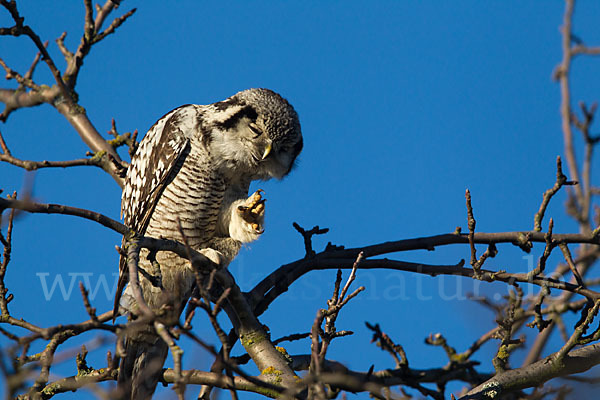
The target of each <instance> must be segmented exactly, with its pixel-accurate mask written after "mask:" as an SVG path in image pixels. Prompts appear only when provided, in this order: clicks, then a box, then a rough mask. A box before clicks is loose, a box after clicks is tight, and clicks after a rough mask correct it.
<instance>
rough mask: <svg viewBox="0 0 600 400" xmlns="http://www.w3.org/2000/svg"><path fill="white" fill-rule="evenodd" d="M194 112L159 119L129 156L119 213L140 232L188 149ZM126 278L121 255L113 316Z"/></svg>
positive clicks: (183, 109)
mask: <svg viewBox="0 0 600 400" xmlns="http://www.w3.org/2000/svg"><path fill="white" fill-rule="evenodd" d="M195 114H196V113H195V109H194V106H191V105H187V106H182V107H179V108H177V109H175V110H173V111H171V112H170V113H168V114H166V115H165V116H164V117H162V118H161V119H159V120H158V121H157V122H156V124H154V126H153V127H152V128H150V130H149V131H148V133H147V134H146V136H145V137H144V139H143V140H142V142H141V143H140V146H139V148H138V149H137V151H136V153H135V155H134V156H133V159H132V160H131V164H130V165H129V169H128V170H127V177H126V179H125V187H124V189H123V195H122V198H121V216H122V217H123V222H124V223H125V225H127V226H128V227H129V228H130V229H132V230H133V231H134V232H136V233H137V234H139V235H143V234H144V233H145V231H146V228H147V227H148V223H149V222H150V219H151V217H152V213H153V211H154V208H155V207H156V204H157V203H158V200H159V199H160V196H161V194H162V193H163V191H164V189H165V187H166V186H167V185H168V183H169V182H170V181H171V179H172V178H173V176H174V175H175V174H176V172H177V170H178V168H179V167H178V166H181V161H182V160H183V159H184V158H185V156H186V155H187V154H188V152H189V147H190V142H189V139H188V138H187V137H186V136H185V134H184V130H186V129H188V128H189V126H190V124H193V123H194V122H193V121H195V119H194V117H195ZM191 119H193V120H191ZM128 279H129V274H128V270H127V261H126V257H124V256H123V255H121V257H120V259H119V280H118V283H117V292H116V295H115V302H114V308H113V320H114V318H116V316H117V313H118V309H119V300H120V299H121V294H122V292H123V289H124V288H125V285H126V284H127V281H128Z"/></svg>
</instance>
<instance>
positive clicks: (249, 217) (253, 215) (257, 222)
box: [238, 189, 267, 234]
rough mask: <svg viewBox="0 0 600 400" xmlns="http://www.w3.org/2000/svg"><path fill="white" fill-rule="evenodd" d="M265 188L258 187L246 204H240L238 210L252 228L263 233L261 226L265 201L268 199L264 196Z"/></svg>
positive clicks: (258, 232)
mask: <svg viewBox="0 0 600 400" xmlns="http://www.w3.org/2000/svg"><path fill="white" fill-rule="evenodd" d="M264 193H265V192H264V190H262V189H258V190H257V191H256V192H254V193H253V194H252V195H251V196H250V197H248V199H247V200H246V201H247V203H246V205H243V206H238V211H239V213H240V216H241V217H242V219H243V220H244V221H245V222H246V223H248V224H249V225H250V226H251V227H252V230H253V231H254V232H255V233H257V234H261V233H263V232H264V229H263V228H262V227H261V222H262V218H263V216H264V213H265V202H266V201H267V200H266V199H264V198H263V197H262V194H264Z"/></svg>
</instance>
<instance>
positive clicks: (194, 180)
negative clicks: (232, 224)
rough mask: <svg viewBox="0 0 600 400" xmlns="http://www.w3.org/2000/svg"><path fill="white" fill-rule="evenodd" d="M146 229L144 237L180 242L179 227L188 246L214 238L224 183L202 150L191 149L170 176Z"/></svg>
mask: <svg viewBox="0 0 600 400" xmlns="http://www.w3.org/2000/svg"><path fill="white" fill-rule="evenodd" d="M171 176H172V178H171V181H170V182H169V183H168V184H167V185H166V187H165V189H164V192H163V193H162V195H161V196H160V198H159V200H158V203H157V204H156V208H155V209H154V212H153V214H152V217H151V219H150V221H149V224H148V228H147V229H146V236H150V237H157V238H164V239H171V240H177V241H182V237H181V233H180V232H179V224H181V228H182V230H183V233H184V234H185V236H186V238H187V240H188V243H189V244H190V246H191V247H192V248H194V249H196V250H199V249H201V248H203V247H206V246H207V244H208V242H209V241H210V240H211V239H212V238H213V237H214V236H215V232H216V227H217V218H218V215H219V210H220V208H221V204H222V202H223V196H224V193H225V182H224V180H223V178H222V177H221V176H219V174H218V173H217V172H216V171H215V170H214V168H212V166H211V165H210V160H209V157H208V154H206V150H204V149H203V148H202V147H201V146H194V145H192V148H191V150H190V153H189V154H188V155H187V156H186V157H185V158H183V159H182V160H180V161H179V165H178V168H176V169H175V170H174V171H173V173H172V174H171Z"/></svg>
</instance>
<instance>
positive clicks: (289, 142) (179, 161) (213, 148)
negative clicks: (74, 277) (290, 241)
mask: <svg viewBox="0 0 600 400" xmlns="http://www.w3.org/2000/svg"><path fill="white" fill-rule="evenodd" d="M302 144H303V143H302V133H301V130H300V122H299V119H298V114H297V113H296V111H295V110H294V108H293V107H292V106H291V105H290V104H289V103H288V102H287V101H286V100H285V99H284V98H283V97H281V96H280V95H279V94H277V93H275V92H273V91H271V90H268V89H249V90H244V91H241V92H239V93H237V94H235V95H233V96H231V97H230V98H228V99H226V100H223V101H220V102H217V103H214V104H210V105H193V104H190V105H184V106H181V107H179V108H176V109H175V110H173V111H171V112H169V113H167V114H166V115H165V116H163V117H162V118H160V119H159V120H158V121H157V122H156V123H155V124H154V126H152V127H151V128H150V130H149V131H148V133H147V134H146V136H145V137H144V139H143V140H142V141H141V143H140V145H139V147H138V150H137V151H136V153H135V155H134V156H133V158H132V161H131V164H130V166H129V168H128V170H127V176H126V179H125V187H124V189H123V195H122V202H121V213H122V217H123V219H124V223H125V225H127V226H128V227H129V228H131V229H132V230H134V231H135V232H136V233H138V234H140V235H144V236H147V237H153V238H163V239H171V240H176V241H181V240H182V235H181V231H183V234H184V235H185V237H186V239H187V241H188V243H189V245H190V247H192V248H193V249H194V250H197V251H199V252H201V253H202V254H204V255H205V256H207V257H208V258H210V259H211V260H212V261H214V262H216V263H218V264H219V265H221V266H224V265H227V264H228V263H229V262H230V261H231V260H232V259H233V258H234V257H235V256H236V255H237V253H238V251H239V249H240V247H241V245H242V244H243V243H249V242H252V241H254V240H256V239H257V238H258V237H259V236H260V234H261V233H262V232H263V224H264V210H265V208H264V205H265V204H264V201H265V200H264V198H263V197H262V196H263V193H262V191H260V190H259V191H257V192H255V193H254V194H252V195H250V196H249V195H248V191H249V186H250V182H252V181H255V180H267V179H271V178H278V179H281V178H283V177H284V176H285V175H287V174H288V173H289V172H290V170H291V169H292V167H293V166H294V164H295V161H296V158H297V157H298V155H299V154H300V151H301V150H302ZM180 229H181V231H180ZM149 255H150V254H149V253H148V251H147V250H145V249H143V250H142V251H141V252H140V260H139V269H140V273H139V281H140V287H141V290H142V295H143V297H144V300H145V302H146V304H147V305H148V306H149V307H150V309H152V310H155V311H158V310H159V309H161V307H163V306H164V305H165V304H184V303H185V301H186V300H187V299H188V298H189V296H190V294H191V291H192V289H193V286H194V281H195V279H194V276H195V275H194V271H193V269H192V266H191V265H190V263H189V262H188V261H187V260H186V259H184V258H181V257H179V256H177V255H175V254H173V253H170V252H158V253H157V254H155V255H152V257H149ZM148 258H151V259H153V260H154V259H155V261H156V262H155V263H153V262H151V261H150V260H149V259H148ZM126 272H127V268H126V262H125V259H124V257H122V258H121V260H120V277H119V284H118V289H117V297H116V299H115V315H116V314H117V311H121V312H127V313H129V315H130V317H132V318H135V317H136V304H135V299H134V296H133V292H132V291H131V288H130V287H127V288H125V290H124V292H123V294H122V296H119V295H120V293H121V291H122V290H123V287H124V286H125V284H126V282H127V279H128V277H127V273H126ZM157 276H159V277H160V279H153V278H155V277H157ZM167 350H168V348H167V345H166V344H165V343H164V342H163V341H162V339H160V338H159V337H158V336H157V335H156V332H153V330H152V327H148V328H147V329H146V330H144V331H141V332H136V333H135V334H128V335H127V337H126V338H125V351H126V355H125V356H124V357H123V359H122V360H121V365H120V368H119V378H118V381H119V392H120V397H122V398H131V399H146V398H150V397H152V393H153V392H154V389H155V386H156V383H157V381H158V378H159V376H160V373H161V371H162V366H163V363H164V360H165V358H166V355H167Z"/></svg>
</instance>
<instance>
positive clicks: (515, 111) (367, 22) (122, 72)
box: [0, 0, 600, 398]
mask: <svg viewBox="0 0 600 400" xmlns="http://www.w3.org/2000/svg"><path fill="white" fill-rule="evenodd" d="M80 3H81V4H80ZM19 7H20V10H21V12H22V15H23V16H25V18H26V23H27V24H29V25H30V26H31V27H32V28H34V29H35V30H36V32H37V33H38V34H39V35H40V36H41V37H42V38H43V39H44V40H50V51H51V54H53V56H54V57H55V60H56V61H57V62H58V64H59V65H60V66H61V68H62V67H64V62H63V61H62V60H61V56H60V53H59V51H58V49H57V48H56V45H55V43H54V39H55V38H57V37H58V36H60V34H61V33H62V31H64V30H67V31H68V36H67V40H66V43H67V45H68V46H69V48H70V49H71V50H74V49H75V48H76V46H77V44H78V42H79V39H80V36H81V30H82V25H83V2H68V3H67V2H64V3H61V5H60V6H57V5H56V3H55V2H33V1H29V2H23V4H20V5H19ZM132 7H138V11H137V13H136V14H135V15H134V16H133V17H132V18H131V19H130V20H129V21H127V23H125V24H124V25H123V26H122V27H121V28H119V30H118V32H117V33H116V34H115V35H112V36H110V37H108V38H107V39H106V40H105V41H103V42H102V43H100V44H99V45H97V46H96V47H94V48H93V49H92V52H91V53H90V55H89V56H88V57H87V58H86V60H85V64H84V66H83V70H82V73H81V74H80V77H79V83H78V85H77V91H78V93H79V96H80V104H81V105H82V106H83V107H85V108H86V110H87V112H88V115H89V117H90V119H91V120H92V122H93V123H94V124H95V126H96V127H97V129H98V130H99V131H100V132H102V133H103V132H106V131H107V130H108V129H109V128H110V120H111V118H115V119H116V122H117V126H118V128H119V130H120V131H132V130H134V129H138V130H139V131H140V134H142V133H143V132H145V131H146V130H147V129H148V128H149V127H150V126H151V125H152V124H153V123H154V122H155V121H156V120H157V119H158V118H159V117H160V116H161V115H163V114H164V113H166V112H167V111H169V110H171V109H173V108H175V107H177V106H179V105H181V104H186V103H196V104H208V103H212V102H215V101H219V100H222V99H224V98H226V97H228V96H230V95H232V94H234V93H235V92H237V91H239V90H243V89H245V88H249V87H267V88H270V89H273V90H275V91H277V92H279V93H281V94H282V95H283V96H284V97H286V98H287V99H288V100H289V101H290V102H291V103H292V104H293V105H294V107H295V108H296V110H297V111H298V113H299V115H300V120H301V124H302V130H303V135H304V143H305V147H304V150H303V152H302V154H301V156H300V161H299V165H298V167H297V168H296V170H294V171H293V173H292V174H291V175H290V176H289V177H287V178H286V179H284V180H283V181H281V182H278V181H270V182H260V183H256V184H255V185H254V186H253V187H254V188H259V187H260V188H262V189H264V190H265V191H266V196H267V198H268V202H267V214H268V215H267V228H266V232H265V234H264V235H263V236H262V237H261V238H260V240H259V241H258V242H256V243H253V244H252V245H250V246H247V247H246V248H244V249H243V251H242V252H241V254H240V255H239V257H238V259H237V260H236V261H235V262H234V263H233V264H232V265H231V266H230V269H231V271H232V272H233V273H234V275H235V276H236V278H237V280H238V283H239V284H240V286H241V287H242V288H243V289H250V288H251V287H252V286H253V284H255V283H256V282H257V281H258V280H259V279H261V277H263V276H265V275H266V274H268V273H269V272H270V271H272V270H273V269H274V268H276V267H277V266H279V265H281V264H284V263H287V262H290V261H293V260H296V259H298V258H300V257H302V256H303V251H304V248H303V244H302V240H301V238H300V236H299V235H298V234H297V233H296V232H295V231H294V229H293V228H292V222H293V221H296V222H298V223H299V224H300V225H302V226H304V227H306V228H310V227H312V226H313V225H320V226H322V227H328V228H330V229H331V230H330V233H329V234H327V235H326V236H323V237H319V238H316V239H315V248H316V249H318V250H321V249H322V248H324V246H325V244H326V243H327V242H329V241H331V242H333V243H335V244H340V245H345V246H347V247H357V246H362V245H368V244H374V243H379V242H382V241H387V240H396V239H402V238H411V237H419V236H425V235H432V234H438V233H445V232H451V231H454V229H455V227H456V226H458V225H460V226H462V227H463V229H464V230H466V212H465V205H464V203H465V200H464V191H465V189H466V188H469V189H470V190H471V193H472V196H473V206H474V210H475V216H476V218H477V221H478V224H477V229H478V230H481V231H489V232H491V231H506V230H529V229H531V227H532V225H533V215H534V213H535V212H536V211H537V208H538V207H539V203H540V201H541V196H542V193H543V191H544V190H545V189H547V188H548V187H550V186H551V185H552V184H553V183H554V179H555V159H556V156H557V155H560V154H562V133H561V130H560V118H559V113H558V106H559V100H560V97H559V91H558V86H557V84H556V83H554V82H553V81H552V79H551V74H552V71H553V69H554V67H555V66H556V65H557V63H558V62H559V61H560V59H561V57H562V55H561V49H560V35H559V31H558V27H559V25H560V24H561V22H562V13H563V2H560V1H553V2H547V1H544V2H542V1H529V2H519V1H509V2H482V1H476V0H471V1H460V2H440V1H376V2H359V1H344V2H341V1H331V2H321V1H305V2H269V1H252V2H242V1H236V2H229V4H224V3H223V2H204V1H202V2H200V1H178V2H173V3H169V5H168V6H165V3H164V2H158V1H146V2H142V1H129V0H127V1H124V2H123V4H122V6H121V8H120V9H119V11H118V15H120V14H122V13H124V12H125V11H127V10H129V9H130V8H132ZM599 17H600V8H599V7H597V5H594V2H592V1H581V2H580V4H578V6H577V10H576V14H575V25H574V33H575V34H577V35H578V36H580V37H582V38H583V39H584V40H585V41H586V43H589V44H597V43H600V31H598V30H597V29H594V27H595V26H596V21H598V18H599ZM0 25H1V26H9V25H12V24H11V21H10V20H9V16H8V13H6V12H4V11H2V12H0ZM0 54H1V57H2V58H3V59H4V60H5V61H6V62H7V63H8V64H9V65H10V66H11V67H12V68H13V69H16V70H19V71H21V72H24V71H25V70H26V69H27V67H28V66H29V64H30V62H31V60H32V58H33V56H34V54H35V50H34V48H33V46H32V44H31V43H29V42H28V41H27V40H26V39H24V38H18V39H15V38H12V37H2V38H0ZM596 68H597V61H596V60H584V59H577V60H576V62H575V65H574V67H573V72H574V79H573V99H574V101H578V100H584V101H586V102H590V103H591V102H592V101H594V100H597V99H598V92H599V89H600V87H599V86H600V83H599V81H598V80H597V79H595V77H596V74H597V72H596V73H595V71H597V70H596ZM35 78H36V80H37V82H38V83H49V82H51V77H50V75H49V73H48V72H47V71H46V69H45V68H44V66H40V67H39V68H38V72H37V73H36V76H35ZM12 84H13V83H10V82H5V83H3V84H2V85H3V87H12V86H11V85H12ZM0 129H1V130H2V133H3V135H4V137H5V139H6V141H7V142H8V144H9V146H10V148H11V150H12V152H13V155H15V156H17V157H20V158H24V159H33V160H42V159H48V160H63V159H73V158H80V157H82V156H83V155H84V154H85V152H86V151H87V149H86V147H85V145H84V144H83V143H82V142H81V141H80V140H79V138H78V136H77V135H76V133H75V132H74V130H73V129H72V128H71V127H70V126H69V125H68V124H67V122H66V121H65V120H64V119H63V118H62V116H61V115H59V114H58V113H57V112H56V111H55V110H54V109H52V108H51V107H50V106H47V105H45V106H41V107H37V108H33V109H25V110H20V111H18V112H16V113H14V114H13V115H11V117H10V119H9V121H8V123H6V124H3V125H2V126H0ZM0 177H1V179H0V187H2V189H4V190H5V192H11V191H12V190H16V189H19V188H20V187H21V186H22V184H23V181H24V173H23V171H22V170H20V169H18V168H14V167H11V166H8V165H6V164H0ZM34 187H35V191H34V195H35V198H36V199H38V200H39V201H43V202H51V203H62V204H68V205H72V206H77V207H82V208H88V209H92V210H95V211H98V212H102V213H104V214H106V215H109V216H111V217H113V218H118V217H119V205H120V191H119V188H118V187H117V185H116V184H114V183H113V181H112V180H111V178H110V177H109V176H107V175H106V174H104V172H102V171H100V170H97V169H94V168H78V169H68V170H42V171H39V172H37V173H36V174H35V185H34ZM564 199H565V197H564V194H560V195H559V196H557V198H556V199H555V200H554V201H553V203H552V204H551V206H550V208H549V211H548V213H547V215H548V216H552V217H554V219H555V232H572V231H575V230H576V226H575V225H574V224H573V223H572V222H571V221H570V220H569V219H568V218H567V217H566V216H565V213H564V211H563V203H564ZM14 240H15V244H14V250H13V261H12V262H11V264H10V267H9V271H8V275H7V278H6V282H7V286H8V288H9V289H10V290H11V292H13V293H14V294H15V300H14V301H13V303H11V310H12V312H13V313H15V315H18V316H23V317H24V318H25V319H27V320H29V321H31V322H34V323H37V324H41V325H44V326H47V325H55V324H57V323H68V322H77V321H81V320H82V319H83V318H86V313H85V310H84V308H83V305H82V302H81V299H80V296H79V291H78V289H77V284H75V285H74V288H73V293H72V295H70V296H66V299H64V298H63V296H62V294H61V292H60V288H59V287H58V286H57V287H56V289H55V291H54V292H53V294H52V295H51V296H45V294H44V289H43V282H44V279H46V281H45V282H46V283H47V285H48V288H51V285H52V283H53V282H55V279H57V277H59V278H60V279H63V282H64V284H65V285H66V290H67V291H68V288H69V284H70V283H71V280H73V282H76V281H77V280H81V279H84V277H87V278H85V279H89V282H90V284H91V286H92V288H95V287H97V286H96V285H98V282H99V280H100V281H101V280H102V279H106V282H107V283H108V284H109V286H112V284H113V282H114V277H113V274H114V273H116V271H117V258H118V257H117V254H116V252H115V251H114V245H116V244H118V243H119V242H120V238H119V237H118V235H116V234H115V233H113V232H110V231H108V230H106V229H103V228H101V227H99V226H96V225H95V224H93V223H90V222H88V221H83V220H78V219H76V218H71V217H61V216H43V215H35V216H27V217H24V218H21V219H19V221H18V224H17V226H16V228H15V237H14ZM499 250H500V254H499V256H498V257H497V258H496V259H494V260H490V261H489V262H488V264H486V265H487V266H488V267H490V268H492V267H493V268H495V269H507V270H511V271H524V270H526V268H527V265H528V264H527V263H528V259H527V258H523V256H525V255H524V254H522V253H520V252H519V251H516V250H514V249H512V248H511V246H500V248H499ZM542 250H543V248H540V247H539V246H536V247H535V248H534V252H533V254H534V256H536V257H537V256H539V254H540V253H541V252H542ZM480 251H483V248H482V249H480ZM394 256H395V257H396V258H397V259H401V260H412V261H420V262H424V263H430V264H436V263H438V264H448V263H456V262H458V260H460V259H461V258H465V259H468V257H469V249H468V247H467V246H455V247H451V248H440V249H438V250H436V251H435V252H414V253H410V254H397V255H394ZM551 261H553V262H554V263H556V262H558V261H559V259H558V258H556V259H554V258H553V259H551ZM69 274H70V275H69ZM346 275H347V274H346ZM333 277H334V272H333V271H328V272H313V273H311V274H310V275H308V276H306V277H305V278H304V279H302V280H300V281H298V282H297V283H296V284H295V285H294V286H293V287H292V288H291V289H290V291H289V292H288V293H286V294H285V295H283V296H282V297H281V298H280V299H279V300H278V301H277V302H275V303H274V304H273V305H272V306H271V308H270V309H269V311H268V312H267V313H266V314H265V315H264V316H263V317H262V319H261V320H262V322H263V323H265V324H267V325H268V326H269V327H270V329H271V332H272V335H273V337H279V336H282V335H285V334H289V333H294V332H305V331H308V330H309V329H310V326H311V324H312V321H313V319H314V316H315V314H316V312H317V310H318V308H319V307H323V306H325V301H326V299H327V298H328V297H329V296H330V293H331V289H332V287H333ZM357 284H359V285H365V286H366V291H365V292H364V293H363V294H361V295H360V296H359V297H358V298H357V299H355V300H353V301H352V303H351V304H350V305H349V306H348V307H347V309H345V311H344V312H343V313H342V315H341V317H340V318H339V320H338V321H339V322H338V328H339V329H349V330H353V331H355V332H356V335H355V336H353V337H349V338H344V339H339V340H338V341H337V342H334V344H333V346H332V348H331V350H330V353H329V354H330V357H331V358H333V359H337V360H339V361H342V362H345V363H347V364H348V365H349V366H350V367H351V368H353V369H355V370H367V369H368V368H369V367H370V365H371V364H375V368H376V369H380V368H386V367H393V362H392V360H391V359H390V358H389V357H388V356H387V355H386V354H384V353H383V352H381V351H380V350H379V349H378V348H376V347H375V346H374V345H371V344H369V340H370V336H369V333H368V331H367V329H366V328H365V326H364V321H369V322H372V323H373V322H379V323H381V325H382V327H383V329H384V330H385V331H386V332H387V333H388V334H389V335H390V336H391V337H392V338H393V339H394V340H396V342H397V343H400V344H402V345H404V347H405V349H406V352H407V355H408V359H409V361H410V363H411V366H414V367H416V368H426V367H437V366H442V365H444V364H445V363H446V360H445V357H444V355H443V352H442V350H441V349H439V348H432V347H428V346H427V345H425V344H424V338H425V337H426V336H428V335H429V334H430V333H436V332H442V333H443V334H444V335H445V336H446V338H447V339H448V341H449V343H450V344H451V345H453V346H455V347H457V350H459V351H462V350H464V349H465V348H466V347H468V346H469V345H470V344H471V343H472V342H473V341H474V340H475V339H477V338H478V337H479V336H480V335H481V334H483V333H484V332H486V331H487V330H489V329H490V328H492V327H493V325H494V316H493V315H492V314H490V313H489V312H487V311H486V310H483V309H482V308H481V307H480V306H479V305H477V304H474V303H473V302H471V301H468V300H465V294H466V293H468V292H472V291H474V290H475V291H478V292H479V293H485V294H488V295H490V296H494V294H497V296H499V295H504V294H506V288H505V286H504V285H499V284H484V283H480V282H475V283H474V282H471V281H469V280H466V279H458V278H449V277H445V278H444V277H442V278H429V277H417V276H414V275H411V274H404V273H400V272H390V271H359V273H358V279H357ZM474 285H475V286H474ZM46 294H49V293H46ZM46 297H49V298H50V299H49V300H46ZM93 304H94V306H95V307H97V308H98V309H99V310H100V311H105V310H107V309H109V308H110V306H111V304H112V300H111V299H110V296H106V294H104V291H103V289H100V290H99V292H98V294H97V296H96V297H95V299H94V301H93ZM57 309H59V310H62V312H61V313H60V314H59V315H58V316H57V314H56V310H57ZM195 326H196V331H197V332H198V333H199V334H201V335H205V336H206V337H211V336H209V335H211V333H210V329H209V327H208V326H207V325H206V323H204V322H203V321H202V320H201V319H200V318H199V319H198V320H196V323H195ZM90 339H91V336H89V337H87V338H85V340H90ZM0 340H4V339H0ZM212 341H213V343H215V344H216V343H217V339H216V338H214V337H213V338H212ZM81 342H82V340H79V339H78V340H74V341H73V343H71V344H70V345H69V344H67V345H66V346H64V347H65V348H67V347H74V346H76V345H78V344H80V343H81ZM553 343H554V345H555V346H556V345H557V343H558V341H555V342H553ZM496 346H497V342H491V343H490V344H488V345H486V346H485V347H484V349H483V350H482V351H481V353H480V354H479V355H478V356H476V357H475V359H476V360H481V361H484V365H483V366H482V369H485V370H491V369H492V366H491V365H490V364H489V362H488V361H487V360H490V359H491V354H492V353H493V352H494V350H495V349H496ZM286 348H287V349H288V351H289V352H290V353H308V352H309V351H310V343H309V342H308V341H301V342H295V343H293V344H290V345H289V346H286ZM358 349H360V350H358ZM237 352H239V347H236V353H237ZM520 357H522V354H519V353H517V357H516V360H517V361H518V360H519V359H520ZM104 358H105V356H104V353H102V352H98V354H97V355H91V356H90V361H91V363H92V365H94V366H96V367H100V366H103V363H104V361H103V360H104ZM210 362H211V361H210V358H208V357H207V355H206V354H205V353H203V352H202V351H200V350H197V349H193V350H192V349H190V350H188V352H186V355H185V365H186V367H187V368H198V369H201V368H207V367H208V366H209V365H210ZM486 363H487V364H486ZM515 364H517V365H518V362H516V363H515ZM73 371H74V363H73V362H69V363H65V365H63V366H61V367H60V368H58V369H57V370H56V373H57V374H58V375H61V374H64V375H66V374H72V373H73ZM459 388H460V385H459V386H456V387H455V392H456V391H457V390H458V389H459ZM188 394H189V395H190V396H195V395H196V394H197V390H195V389H194V388H190V390H189V393H188ZM162 396H163V397H164V398H168V397H170V396H172V393H171V391H163V392H162ZM62 397H64V398H74V397H75V395H68V394H67V395H63V396H62ZM190 398H191V397H190Z"/></svg>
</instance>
